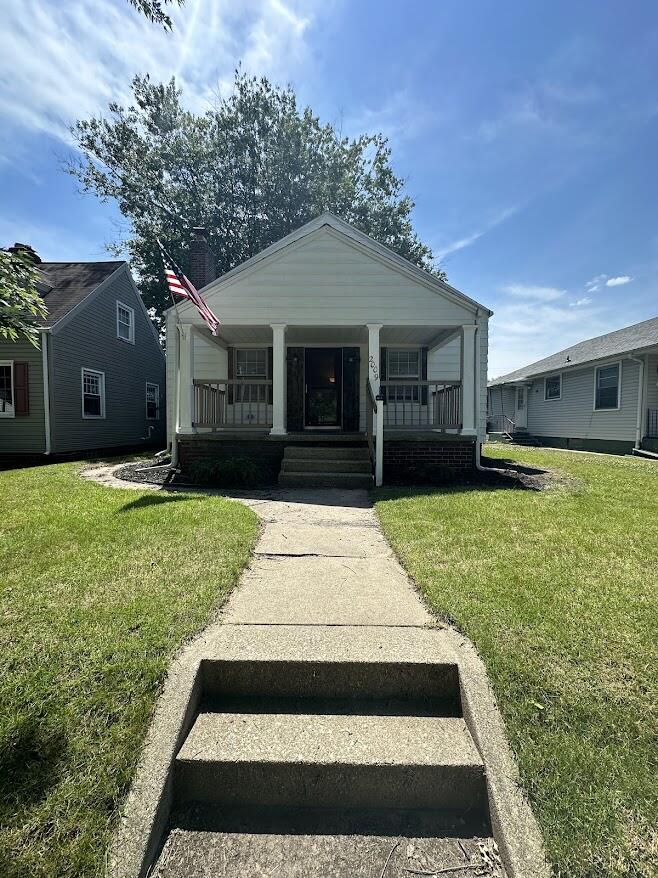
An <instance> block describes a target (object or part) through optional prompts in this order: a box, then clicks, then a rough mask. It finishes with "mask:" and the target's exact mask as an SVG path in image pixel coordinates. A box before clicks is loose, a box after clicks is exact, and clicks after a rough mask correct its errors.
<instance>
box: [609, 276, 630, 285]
mask: <svg viewBox="0 0 658 878" xmlns="http://www.w3.org/2000/svg"><path fill="white" fill-rule="evenodd" d="M632 280H633V278H632V277H629V276H628V275H627V274H621V275H619V277H609V278H608V280H607V281H606V282H605V285H606V287H623V286H624V284H629V283H630V282H631V281H632Z"/></svg>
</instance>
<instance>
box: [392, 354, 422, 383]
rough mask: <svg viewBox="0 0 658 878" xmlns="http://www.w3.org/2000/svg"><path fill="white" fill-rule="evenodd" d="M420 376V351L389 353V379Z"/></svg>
mask: <svg viewBox="0 0 658 878" xmlns="http://www.w3.org/2000/svg"><path fill="white" fill-rule="evenodd" d="M419 374H420V351H418V350H391V349H389V351H388V377H389V378H418V376H419Z"/></svg>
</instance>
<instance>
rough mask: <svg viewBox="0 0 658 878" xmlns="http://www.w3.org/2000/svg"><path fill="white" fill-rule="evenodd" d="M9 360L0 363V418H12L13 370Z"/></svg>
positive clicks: (13, 410)
mask: <svg viewBox="0 0 658 878" xmlns="http://www.w3.org/2000/svg"><path fill="white" fill-rule="evenodd" d="M13 365H14V364H13V363H12V361H11V360H4V361H1V362H0V418H13V417H14V415H15V409H14V369H13Z"/></svg>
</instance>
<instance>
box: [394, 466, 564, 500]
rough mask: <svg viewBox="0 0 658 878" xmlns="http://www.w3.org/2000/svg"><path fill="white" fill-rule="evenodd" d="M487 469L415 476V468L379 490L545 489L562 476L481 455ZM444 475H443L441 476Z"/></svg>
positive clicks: (411, 491)
mask: <svg viewBox="0 0 658 878" xmlns="http://www.w3.org/2000/svg"><path fill="white" fill-rule="evenodd" d="M482 465H483V467H485V470H484V471H480V470H478V471H475V472H473V473H472V474H469V475H468V476H463V477H460V476H456V475H455V474H454V473H450V472H448V471H445V472H444V473H443V474H442V472H441V471H440V470H436V471H434V472H431V471H429V470H427V471H425V470H423V472H422V473H418V474H417V475H418V476H419V477H418V478H417V479H414V478H413V477H414V475H416V474H415V473H414V472H409V473H407V474H406V475H407V479H406V482H405V483H403V484H389V485H388V486H386V487H385V488H383V489H378V491H381V492H384V493H385V492H386V491H387V489H390V490H391V491H394V492H395V493H396V494H400V493H401V492H404V493H406V494H410V495H413V494H429V493H451V494H453V493H462V492H466V491H498V490H508V491H510V490H511V491H545V490H546V489H547V488H551V487H554V486H555V485H556V484H557V483H558V482H560V481H561V478H560V477H559V476H558V474H556V473H554V472H552V471H550V470H547V469H541V468H539V467H532V466H527V465H524V464H520V463H517V462H516V461H514V460H507V459H501V458H495V459H494V458H482ZM442 475H443V477H442Z"/></svg>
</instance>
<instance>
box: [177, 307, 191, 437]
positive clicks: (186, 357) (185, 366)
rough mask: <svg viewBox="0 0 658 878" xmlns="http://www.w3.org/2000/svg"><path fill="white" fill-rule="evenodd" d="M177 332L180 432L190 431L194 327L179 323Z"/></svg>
mask: <svg viewBox="0 0 658 878" xmlns="http://www.w3.org/2000/svg"><path fill="white" fill-rule="evenodd" d="M178 333H179V335H178V344H179V367H178V368H179V382H180V385H179V386H180V390H179V402H178V419H179V421H178V429H179V431H180V432H181V433H191V432H192V420H193V418H194V384H193V381H194V327H193V326H192V325H191V324H189V323H181V324H180V325H179V327H178Z"/></svg>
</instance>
